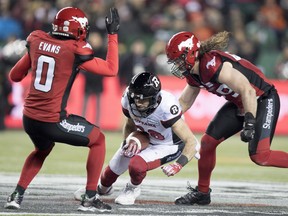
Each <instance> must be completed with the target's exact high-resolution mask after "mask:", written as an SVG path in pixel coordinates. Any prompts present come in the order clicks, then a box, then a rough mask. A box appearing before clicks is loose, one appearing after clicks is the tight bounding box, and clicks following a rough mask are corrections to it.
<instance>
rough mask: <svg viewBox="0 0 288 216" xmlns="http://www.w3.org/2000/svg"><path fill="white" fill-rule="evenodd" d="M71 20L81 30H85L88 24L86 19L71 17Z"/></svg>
mask: <svg viewBox="0 0 288 216" xmlns="http://www.w3.org/2000/svg"><path fill="white" fill-rule="evenodd" d="M72 18H73V19H74V20H75V21H76V22H78V23H79V24H80V25H81V27H82V28H85V27H86V26H87V24H88V19H87V18H86V17H75V16H72Z"/></svg>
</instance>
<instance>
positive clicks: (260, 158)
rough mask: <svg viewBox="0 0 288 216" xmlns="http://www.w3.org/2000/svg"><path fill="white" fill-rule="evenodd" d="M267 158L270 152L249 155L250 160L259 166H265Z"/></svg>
mask: <svg viewBox="0 0 288 216" xmlns="http://www.w3.org/2000/svg"><path fill="white" fill-rule="evenodd" d="M269 156H270V151H269V152H261V153H256V154H255V155H251V156H250V159H251V160H252V161H253V162H254V163H255V164H257V165H259V166H267V164H268V160H269Z"/></svg>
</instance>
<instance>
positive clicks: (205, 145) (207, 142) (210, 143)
mask: <svg viewBox="0 0 288 216" xmlns="http://www.w3.org/2000/svg"><path fill="white" fill-rule="evenodd" d="M219 143H221V140H217V139H215V138H213V137H212V136H210V135H208V134H204V135H203V137H202V139H201V151H210V150H214V149H215V148H216V147H217V146H218V144H219Z"/></svg>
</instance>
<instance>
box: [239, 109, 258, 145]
mask: <svg viewBox="0 0 288 216" xmlns="http://www.w3.org/2000/svg"><path fill="white" fill-rule="evenodd" d="M255 123H256V119H255V118H254V116H253V114H252V113H250V112H247V113H245V116H244V125H243V130H242V131H241V134H240V136H241V140H242V141H243V142H249V141H251V140H252V139H253V138H254V134H255Z"/></svg>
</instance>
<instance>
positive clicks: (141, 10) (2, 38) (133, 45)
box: [0, 0, 288, 130]
mask: <svg viewBox="0 0 288 216" xmlns="http://www.w3.org/2000/svg"><path fill="white" fill-rule="evenodd" d="M0 6H1V7H0V32H1V34H0V65H1V69H0V86H1V87H0V104H1V106H0V107H1V108H0V118H3V116H4V115H5V113H7V109H8V110H9V103H8V101H7V95H8V94H9V92H11V86H9V82H8V80H7V73H8V72H9V70H10V69H11V67H12V66H13V65H14V64H15V63H16V62H17V60H18V59H19V58H20V57H21V56H22V55H23V53H24V52H25V51H26V48H25V39H26V37H27V36H28V34H29V33H30V32H31V31H33V30H35V29H41V30H44V31H47V32H48V31H50V30H51V23H52V21H53V19H54V16H55V14H56V12H57V11H58V10H59V9H60V8H63V7H66V6H75V7H79V8H81V9H82V10H83V11H85V13H86V14H87V16H88V19H89V22H90V35H91V36H92V35H95V34H98V35H99V34H100V36H101V37H102V38H106V37H105V34H106V29H105V25H104V21H103V19H104V17H105V14H106V12H107V10H108V9H109V7H111V6H115V7H116V8H117V9H118V11H119V15H120V17H121V30H120V31H119V55H120V67H119V78H120V79H119V80H120V82H121V85H122V86H123V87H124V86H125V85H126V84H127V80H128V81H129V80H130V79H131V78H132V76H133V75H135V74H136V73H138V72H140V71H144V70H148V71H149V70H150V71H156V72H157V73H158V74H162V75H163V74H164V75H170V73H169V65H168V64H167V59H166V54H165V46H166V43H167V41H168V39H169V38H170V37H171V36H172V35H173V34H175V33H176V32H178V31H182V30H184V29H185V30H189V31H192V32H194V33H195V35H196V36H197V37H198V39H199V40H201V41H203V40H206V39H208V38H209V37H211V36H212V35H213V34H215V33H217V32H220V31H223V30H226V31H229V32H231V33H232V37H231V38H230V44H229V47H228V50H227V51H229V52H231V53H234V54H239V55H240V56H241V57H243V58H246V59H248V60H250V61H252V62H253V63H255V65H257V66H258V67H260V68H261V69H262V71H263V72H264V73H265V75H266V76H267V77H268V78H270V79H287V77H288V30H287V23H288V0H202V1H201V0H159V1H154V0H118V1H113V0H105V1H104V0H82V1H76V0H74V1H69V0H49V1H48V0H1V1H0ZM105 44H106V43H105V41H104V42H103V46H105ZM95 54H96V56H97V53H95ZM127 59H128V62H127ZM130 59H133V61H129V60H130ZM127 68H128V69H129V71H130V72H131V73H130V74H129V75H127ZM123 71H125V72H123ZM7 104H8V105H7ZM4 107H6V108H4ZM7 107H8V108H7ZM0 122H3V121H1V119H0ZM3 127H4V126H3V125H1V123H0V130H1V128H3Z"/></svg>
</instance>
